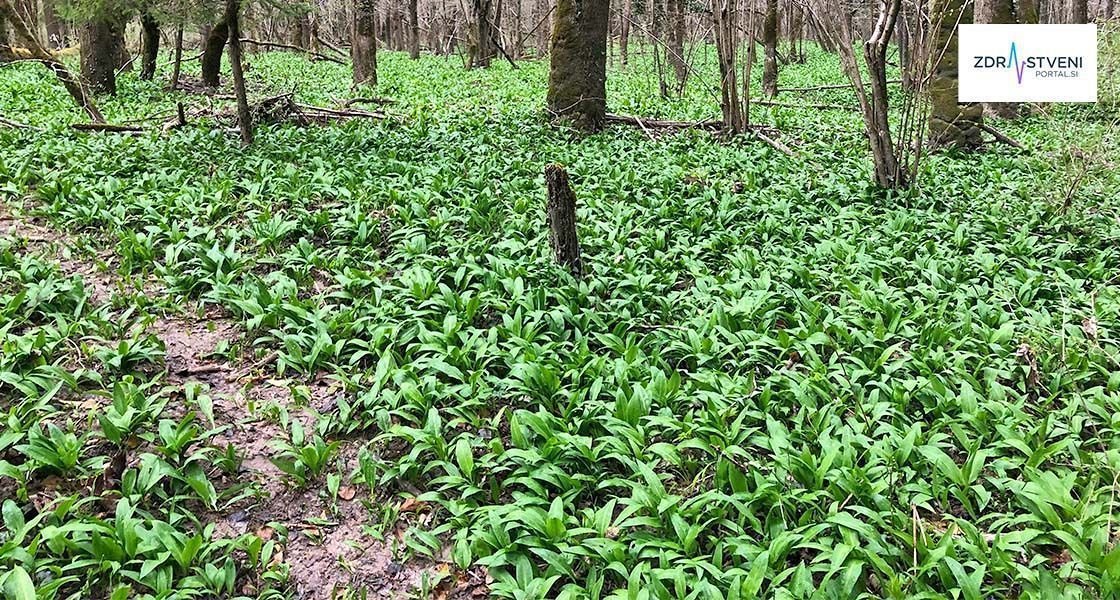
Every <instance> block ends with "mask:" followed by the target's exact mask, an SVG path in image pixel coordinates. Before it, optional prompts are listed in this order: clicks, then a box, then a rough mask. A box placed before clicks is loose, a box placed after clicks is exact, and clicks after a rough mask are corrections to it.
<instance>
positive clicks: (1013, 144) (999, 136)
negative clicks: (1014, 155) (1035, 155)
mask: <svg viewBox="0 0 1120 600" xmlns="http://www.w3.org/2000/svg"><path fill="white" fill-rule="evenodd" d="M977 125H979V126H980V129H982V130H984V131H987V132H988V133H990V134H992V135H994V136H995V138H996V141H997V142H1000V143H1003V144H1007V145H1008V146H1011V147H1012V148H1019V149H1020V150H1021V149H1022V148H1023V145H1022V144H1020V143H1019V142H1017V141H1015V140H1013V139H1011V138H1009V137H1007V136H1006V135H1004V133H1003V132H1001V131H1000V130H998V129H996V128H995V127H992V126H991V125H989V124H987V123H977Z"/></svg>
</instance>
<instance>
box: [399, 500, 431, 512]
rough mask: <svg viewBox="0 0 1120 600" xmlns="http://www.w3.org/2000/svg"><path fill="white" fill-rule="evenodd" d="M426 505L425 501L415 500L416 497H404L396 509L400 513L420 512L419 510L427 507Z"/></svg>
mask: <svg viewBox="0 0 1120 600" xmlns="http://www.w3.org/2000/svg"><path fill="white" fill-rule="evenodd" d="M427 505H428V503H427V502H421V501H419V500H417V499H416V498H405V500H404V502H401V505H400V507H399V508H398V509H397V510H399V511H400V512H402V513H403V512H420V511H422V510H424V509H425V508H426V507H427Z"/></svg>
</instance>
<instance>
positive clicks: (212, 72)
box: [202, 16, 229, 87]
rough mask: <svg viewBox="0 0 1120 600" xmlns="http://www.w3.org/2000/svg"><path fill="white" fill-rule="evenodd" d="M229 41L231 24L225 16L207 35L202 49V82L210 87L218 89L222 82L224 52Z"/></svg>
mask: <svg viewBox="0 0 1120 600" xmlns="http://www.w3.org/2000/svg"><path fill="white" fill-rule="evenodd" d="M228 39H229V23H228V22H227V21H226V18H225V17H224V16H223V17H222V20H221V21H218V22H217V24H215V25H214V26H213V27H211V28H210V31H209V32H207V35H206V43H205V44H204V45H203V48H202V82H203V83H204V84H206V85H207V86H209V87H218V86H219V85H220V84H221V82H222V51H223V50H225V47H226V40H228Z"/></svg>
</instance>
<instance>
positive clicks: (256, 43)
mask: <svg viewBox="0 0 1120 600" xmlns="http://www.w3.org/2000/svg"><path fill="white" fill-rule="evenodd" d="M241 42H242V43H244V44H252V45H254V46H261V47H264V48H284V49H286V50H295V51H297V52H303V53H304V54H307V55H309V56H312V57H314V58H317V59H319V60H325V61H327V62H333V63H335V64H338V65H345V64H346V63H345V62H343V61H341V60H339V59H337V58H335V57H333V56H327V55H326V54H323V53H321V52H315V51H314V50H308V49H307V48H300V47H299V46H296V45H294V44H281V43H279V42H263V41H261V40H254V39H250V38H241Z"/></svg>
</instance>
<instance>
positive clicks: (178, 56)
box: [171, 23, 183, 91]
mask: <svg viewBox="0 0 1120 600" xmlns="http://www.w3.org/2000/svg"><path fill="white" fill-rule="evenodd" d="M182 69H183V24H182V23H180V24H179V26H178V27H176V28H175V60H174V62H173V64H172V68H171V90H172V91H175V90H177V89H179V74H180V73H181V72H182Z"/></svg>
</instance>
